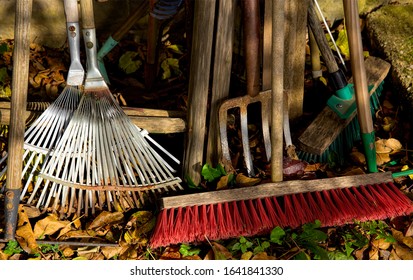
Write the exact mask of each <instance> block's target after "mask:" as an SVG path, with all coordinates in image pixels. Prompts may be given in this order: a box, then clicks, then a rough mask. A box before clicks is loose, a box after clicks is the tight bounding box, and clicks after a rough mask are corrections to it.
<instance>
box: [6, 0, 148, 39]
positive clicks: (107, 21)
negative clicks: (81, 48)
mask: <svg viewBox="0 0 413 280" xmlns="http://www.w3.org/2000/svg"><path fill="white" fill-rule="evenodd" d="M140 1H142V0H107V1H105V0H99V1H94V10H95V23H96V29H97V32H98V36H106V35H107V34H110V33H112V32H113V31H114V30H116V28H117V27H118V26H119V25H120V24H121V23H122V22H123V20H124V19H125V18H126V17H127V16H128V14H130V13H131V12H132V11H133V9H134V8H135V7H136V6H137V4H138V3H139V2H140ZM0 7H1V8H0V39H11V38H14V13H15V0H0ZM79 16H80V13H79ZM65 26H66V19H65V15H64V8H63V0H33V13H32V20H31V36H32V38H31V40H32V41H34V42H36V43H39V44H42V45H46V46H49V47H61V46H62V45H63V44H64V43H65V41H66V30H65Z"/></svg>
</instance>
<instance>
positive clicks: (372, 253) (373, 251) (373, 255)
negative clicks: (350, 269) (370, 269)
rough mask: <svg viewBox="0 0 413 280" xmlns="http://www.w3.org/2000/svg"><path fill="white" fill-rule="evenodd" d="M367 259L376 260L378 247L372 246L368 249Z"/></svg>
mask: <svg viewBox="0 0 413 280" xmlns="http://www.w3.org/2000/svg"><path fill="white" fill-rule="evenodd" d="M369 259H370V260H378V259H379V249H378V248H375V247H373V248H372V249H371V250H370V251H369Z"/></svg>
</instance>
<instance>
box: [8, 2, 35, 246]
mask: <svg viewBox="0 0 413 280" xmlns="http://www.w3.org/2000/svg"><path fill="white" fill-rule="evenodd" d="M31 14H32V0H17V1H16V13H15V23H14V38H15V41H14V49H13V76H12V77H13V78H12V89H13V94H12V96H11V109H10V129H9V140H8V141H9V154H8V159H7V181H6V189H5V202H4V207H5V209H4V212H5V219H6V225H5V239H6V240H12V239H14V236H15V229H16V226H17V212H18V206H19V201H20V199H19V195H20V189H21V186H22V182H21V175H20V174H21V172H22V169H23V162H22V158H23V144H24V129H25V118H22V117H21V116H23V114H24V112H25V108H26V103H27V94H26V93H27V87H28V84H27V77H28V76H29V56H30V47H29V45H30V20H31Z"/></svg>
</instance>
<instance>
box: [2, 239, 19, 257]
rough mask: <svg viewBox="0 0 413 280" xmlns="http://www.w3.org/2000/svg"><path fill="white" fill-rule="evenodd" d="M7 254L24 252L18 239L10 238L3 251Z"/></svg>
mask: <svg viewBox="0 0 413 280" xmlns="http://www.w3.org/2000/svg"><path fill="white" fill-rule="evenodd" d="M3 252H4V253H5V254H6V255H10V256H11V255H14V254H19V253H21V252H23V249H22V248H21V247H20V245H19V243H18V242H17V241H16V240H10V241H9V242H7V245H6V248H5V249H4V251H3Z"/></svg>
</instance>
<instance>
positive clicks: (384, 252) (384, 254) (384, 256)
mask: <svg viewBox="0 0 413 280" xmlns="http://www.w3.org/2000/svg"><path fill="white" fill-rule="evenodd" d="M379 254H380V258H381V259H383V260H388V259H389V258H390V255H391V252H390V251H387V250H379Z"/></svg>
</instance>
